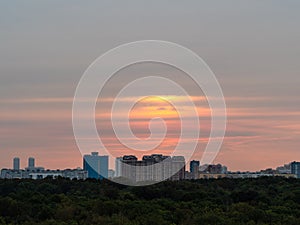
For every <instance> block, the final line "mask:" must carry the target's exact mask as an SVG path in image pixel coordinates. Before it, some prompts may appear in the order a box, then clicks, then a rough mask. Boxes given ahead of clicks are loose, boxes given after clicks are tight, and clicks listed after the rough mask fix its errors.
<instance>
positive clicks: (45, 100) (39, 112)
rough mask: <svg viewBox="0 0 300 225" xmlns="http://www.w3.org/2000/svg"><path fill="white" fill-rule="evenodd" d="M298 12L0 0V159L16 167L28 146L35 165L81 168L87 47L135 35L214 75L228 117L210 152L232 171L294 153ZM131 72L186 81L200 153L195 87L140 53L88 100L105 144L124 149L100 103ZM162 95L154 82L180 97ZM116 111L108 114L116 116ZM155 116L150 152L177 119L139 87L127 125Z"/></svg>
mask: <svg viewBox="0 0 300 225" xmlns="http://www.w3.org/2000/svg"><path fill="white" fill-rule="evenodd" d="M299 21H300V1H298V0H286V1H280V0H265V1H261V0H251V1H250V0H249V1H244V0H241V1H236V0H227V1H222V0H219V1H216V0H210V1H198V0H197V1H196V0H195V1H188V2H183V1H137V0H134V1H128V2H125V1H89V2H85V1H53V0H51V1H50V0H49V1H48V0H47V1H42V2H41V1H32V0H28V1H14V0H12V1H1V5H0V168H3V167H12V159H13V157H15V156H18V157H20V158H21V167H25V166H27V158H28V157H30V156H32V157H35V158H36V164H37V165H38V166H44V167H46V168H53V169H56V168H70V167H71V168H74V167H82V156H81V152H80V151H79V150H78V148H77V146H76V142H75V139H74V136H73V130H72V102H73V96H74V93H75V89H76V86H77V84H78V82H79V80H80V78H81V76H82V75H83V73H84V71H85V70H86V68H87V67H88V66H89V65H90V64H91V63H92V62H93V61H94V60H95V59H96V58H97V57H99V56H100V55H102V54H103V53H105V52H106V51H108V50H110V49H111V48H114V47H116V46H118V45H120V44H124V43H127V42H132V41H137V40H144V39H153V40H165V41H171V42H175V43H178V44H180V45H183V46H185V47H187V48H189V49H191V50H192V51H194V52H196V53H197V54H198V55H199V56H200V57H202V59H203V60H204V61H205V62H206V63H207V64H208V65H209V66H210V68H211V69H212V71H213V72H214V74H215V75H216V77H217V79H218V81H219V83H220V85H221V87H222V89H223V93H224V97H225V101H226V105H227V114H228V121H227V131H226V136H225V138H224V143H223V145H222V148H221V150H220V153H219V154H218V156H217V158H216V159H215V161H214V163H221V164H224V165H227V166H228V168H229V170H232V171H236V170H253V171H256V170H260V169H264V168H269V167H276V166H279V165H282V164H285V163H288V162H291V161H294V160H296V161H297V160H298V161H299V160H300V98H299V96H300V88H299V87H300V63H299V62H300V44H299V40H300V29H299V27H298V26H299ZM140 74H148V75H149V76H151V75H157V74H163V75H164V76H166V77H169V78H170V79H172V80H176V81H177V82H179V83H181V84H183V86H184V87H185V88H186V89H187V90H188V92H189V94H190V96H191V99H193V100H194V102H195V103H196V105H197V111H198V113H199V119H200V123H201V135H200V138H199V145H198V148H197V151H196V153H195V155H194V158H195V159H198V160H200V159H201V154H202V153H201V152H202V151H203V148H204V147H205V144H206V142H207V138H208V134H209V131H210V109H209V107H208V104H207V102H206V98H205V96H204V95H203V93H202V91H201V90H199V89H198V88H197V87H195V84H194V83H193V82H192V81H191V80H189V79H188V78H187V77H186V76H185V75H184V74H183V73H182V72H180V71H178V70H175V69H174V68H173V69H172V68H170V67H167V66H163V65H156V64H150V63H149V64H145V65H136V66H132V67H131V68H126V69H124V70H122V71H120V72H119V73H118V74H116V75H115V77H114V78H113V79H111V80H110V84H109V87H108V88H107V89H106V90H104V92H103V96H102V97H100V98H99V99H98V100H99V104H97V108H96V119H97V128H98V130H99V134H101V138H102V140H103V142H104V144H105V145H106V147H107V148H108V149H109V150H111V151H112V153H113V154H114V155H115V156H118V155H123V154H128V153H132V152H131V151H129V150H128V149H127V150H126V148H125V147H124V146H122V145H121V144H120V143H119V142H118V141H117V140H116V138H115V136H114V135H113V133H112V130H111V129H110V128H111V127H110V125H109V117H110V114H109V109H110V106H111V104H112V100H113V96H114V94H116V92H117V90H120V88H122V87H123V86H124V77H130V78H132V79H134V78H137V77H139V76H140ZM100 76H101V75H100ZM145 85H150V86H151V85H153V84H145ZM158 85H159V84H158ZM140 88H141V90H143V88H144V87H140ZM167 94H168V92H167V91H166V93H157V95H158V96H160V95H161V96H162V97H164V98H166V99H167V98H172V99H173V100H174V101H177V102H179V103H180V104H181V105H182V106H183V107H184V106H185V102H186V101H187V100H186V98H185V97H183V96H177V95H176V94H174V93H173V94H172V95H167ZM120 100H121V101H131V98H130V96H129V97H128V98H124V99H120ZM188 111H189V109H188V108H187V109H186V112H187V113H185V114H184V115H183V116H185V117H188V116H189V113H188ZM122 113H123V112H122V111H120V115H118V116H120V117H123V116H126V115H124V114H122ZM157 116H161V117H162V118H164V119H165V121H166V125H167V127H168V132H167V136H166V139H165V140H164V142H163V143H162V144H161V145H159V146H158V147H157V148H156V149H155V150H154V151H153V152H155V153H158V152H161V153H164V154H169V153H170V152H171V151H172V150H173V148H174V146H176V143H177V141H178V135H179V132H180V121H179V119H178V113H177V111H176V110H175V109H174V108H173V107H172V105H170V104H169V103H168V102H166V101H164V100H163V99H162V98H159V97H148V98H144V99H142V100H141V101H140V102H139V103H138V104H136V105H135V107H134V108H133V109H132V111H131V112H130V119H131V126H132V130H133V132H134V134H135V135H136V136H137V137H139V138H147V137H148V136H149V130H148V122H149V119H151V118H153V117H157ZM120 126H122V124H120ZM185 141H188V140H185ZM92 150H95V149H92V148H91V149H87V150H86V151H87V152H89V151H92ZM153 152H151V151H147V152H140V153H136V154H137V155H142V154H144V153H146V154H150V153H153Z"/></svg>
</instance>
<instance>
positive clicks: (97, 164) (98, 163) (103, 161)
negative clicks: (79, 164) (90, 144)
mask: <svg viewBox="0 0 300 225" xmlns="http://www.w3.org/2000/svg"><path fill="white" fill-rule="evenodd" d="M83 170H85V171H87V173H88V178H96V179H103V178H108V156H99V155H98V152H92V153H91V155H84V157H83Z"/></svg>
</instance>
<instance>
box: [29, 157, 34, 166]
mask: <svg viewBox="0 0 300 225" xmlns="http://www.w3.org/2000/svg"><path fill="white" fill-rule="evenodd" d="M34 167H35V164H34V158H32V157H30V158H28V169H34Z"/></svg>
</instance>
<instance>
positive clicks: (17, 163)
mask: <svg viewBox="0 0 300 225" xmlns="http://www.w3.org/2000/svg"><path fill="white" fill-rule="evenodd" d="M13 168H14V170H20V158H18V157H15V158H14V160H13Z"/></svg>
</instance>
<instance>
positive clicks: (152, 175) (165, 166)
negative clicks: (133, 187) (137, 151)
mask: <svg viewBox="0 0 300 225" xmlns="http://www.w3.org/2000/svg"><path fill="white" fill-rule="evenodd" d="M118 160H119V162H117V161H116V162H117V163H119V164H120V166H117V167H121V170H120V171H121V176H122V177H124V178H127V179H128V180H131V181H133V182H144V181H163V180H167V179H171V180H182V179H184V177H185V159H184V157H183V156H173V157H172V158H171V157H170V156H164V155H161V154H152V155H145V156H143V158H142V160H138V159H137V157H135V156H134V155H127V156H124V157H123V158H122V159H118Z"/></svg>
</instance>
